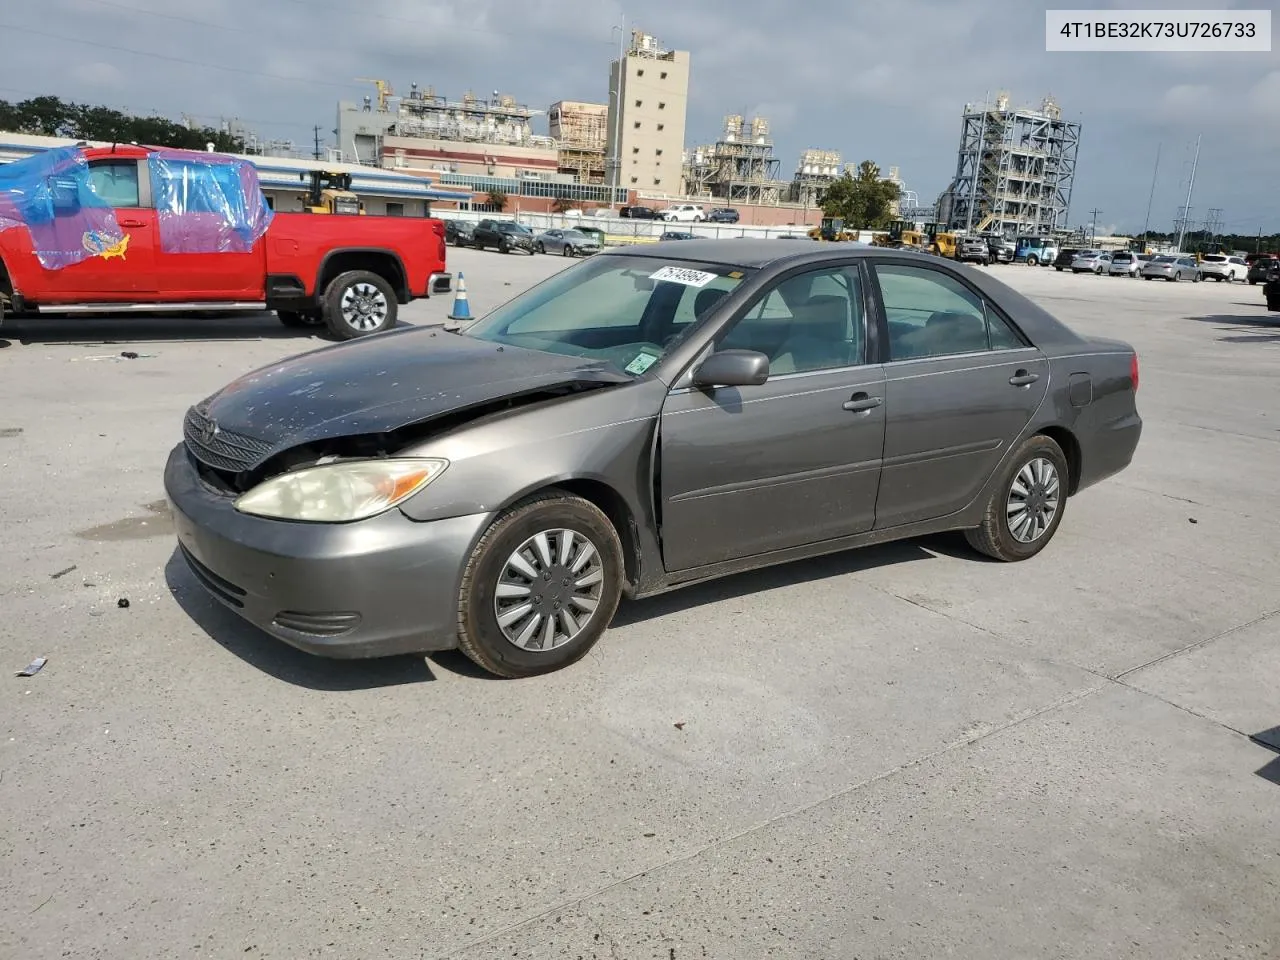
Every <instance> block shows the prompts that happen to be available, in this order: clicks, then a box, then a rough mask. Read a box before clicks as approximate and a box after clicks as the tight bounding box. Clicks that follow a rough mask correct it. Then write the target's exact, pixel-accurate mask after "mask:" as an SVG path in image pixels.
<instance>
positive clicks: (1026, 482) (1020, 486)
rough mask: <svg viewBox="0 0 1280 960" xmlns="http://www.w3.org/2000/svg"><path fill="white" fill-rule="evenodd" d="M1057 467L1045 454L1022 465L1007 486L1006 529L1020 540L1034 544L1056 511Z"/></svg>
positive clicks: (1058, 490) (1051, 520) (1058, 489)
mask: <svg viewBox="0 0 1280 960" xmlns="http://www.w3.org/2000/svg"><path fill="white" fill-rule="evenodd" d="M1060 493H1061V491H1060V484H1059V480H1058V468H1057V467H1055V466H1054V465H1053V462H1052V461H1051V460H1046V459H1045V458H1044V457H1037V458H1036V459H1034V460H1032V461H1030V462H1029V463H1027V464H1024V465H1023V467H1022V469H1021V470H1019V471H1018V475H1017V476H1016V477H1014V478H1013V484H1012V485H1011V486H1010V487H1009V500H1008V502H1007V503H1006V504H1005V516H1006V522H1007V523H1008V524H1009V532H1010V533H1011V534H1013V537H1014V539H1015V540H1017V541H1019V542H1020V543H1035V542H1036V541H1037V540H1039V539H1040V538H1041V537H1043V536H1044V535H1045V531H1047V530H1048V529H1049V526H1050V525H1051V524H1052V523H1053V518H1054V517H1055V516H1057V513H1058V497H1059V495H1060Z"/></svg>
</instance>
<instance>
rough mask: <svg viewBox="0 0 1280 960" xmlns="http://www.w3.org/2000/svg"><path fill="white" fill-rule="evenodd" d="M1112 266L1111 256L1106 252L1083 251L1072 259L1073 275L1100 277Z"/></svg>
mask: <svg viewBox="0 0 1280 960" xmlns="http://www.w3.org/2000/svg"><path fill="white" fill-rule="evenodd" d="M1110 266H1111V254H1110V253H1108V252H1107V251H1105V250H1081V251H1080V252H1079V253H1077V254H1076V255H1075V256H1074V257H1072V258H1071V272H1072V273H1096V274H1098V275H1099V276H1101V275H1102V274H1104V273H1106V272H1107V269H1108V268H1109V267H1110Z"/></svg>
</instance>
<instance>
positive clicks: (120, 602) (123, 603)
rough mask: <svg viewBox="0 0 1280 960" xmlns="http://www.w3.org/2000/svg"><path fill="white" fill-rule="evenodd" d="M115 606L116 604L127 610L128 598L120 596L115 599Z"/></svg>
mask: <svg viewBox="0 0 1280 960" xmlns="http://www.w3.org/2000/svg"><path fill="white" fill-rule="evenodd" d="M116 606H117V607H119V608H120V609H121V610H128V609H129V598H128V597H121V598H120V599H119V600H117V601H116Z"/></svg>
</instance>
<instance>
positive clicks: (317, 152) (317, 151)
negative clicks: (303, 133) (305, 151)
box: [312, 123, 320, 160]
mask: <svg viewBox="0 0 1280 960" xmlns="http://www.w3.org/2000/svg"><path fill="white" fill-rule="evenodd" d="M312 132H313V133H314V135H315V138H316V149H315V153H314V154H313V156H314V157H315V158H316V159H317V160H319V159H320V124H318V123H317V124H316V125H315V127H313V128H312Z"/></svg>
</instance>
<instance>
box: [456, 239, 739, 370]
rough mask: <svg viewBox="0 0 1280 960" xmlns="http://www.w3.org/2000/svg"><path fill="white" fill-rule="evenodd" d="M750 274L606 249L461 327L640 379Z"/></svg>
mask: <svg viewBox="0 0 1280 960" xmlns="http://www.w3.org/2000/svg"><path fill="white" fill-rule="evenodd" d="M750 273H751V271H749V270H747V269H745V268H743V267H736V266H730V265H725V264H708V263H690V262H683V261H676V262H673V261H671V260H669V259H666V258H662V257H632V256H616V255H608V254H606V255H602V256H597V257H593V258H591V259H590V260H584V261H583V262H581V263H579V264H577V265H576V266H573V267H570V268H569V269H567V270H563V271H561V272H560V273H557V274H555V275H554V276H552V277H551V278H550V279H547V280H544V281H543V282H542V283H540V284H538V285H537V286H536V287H534V288H532V289H531V290H528V291H526V292H525V293H522V294H521V295H520V296H518V297H516V298H515V299H514V300H512V301H510V302H509V303H507V304H504V305H503V306H501V307H499V308H498V309H497V310H495V311H494V312H493V313H491V314H489V315H488V316H486V317H484V318H482V319H481V320H478V321H477V322H476V323H473V324H472V325H471V326H470V327H468V328H467V329H466V330H465V331H464V332H465V334H466V335H467V336H469V337H476V338H478V339H480V340H488V341H490V342H492V343H503V344H509V345H511V346H515V347H525V348H526V349H529V350H543V351H546V352H548V353H562V354H568V355H570V356H576V357H590V358H592V359H596V360H603V361H605V362H607V363H611V364H613V365H614V366H616V367H617V368H618V369H620V370H624V371H626V372H627V373H629V374H631V375H632V376H636V377H638V376H640V375H641V374H643V373H644V372H645V371H646V370H648V369H649V368H650V367H651V366H653V365H654V364H655V363H657V362H658V361H659V360H660V359H662V357H663V355H664V354H665V353H666V352H667V351H668V350H669V349H671V347H672V346H674V345H675V344H676V343H677V342H678V341H679V340H680V339H682V338H683V337H684V336H686V335H687V334H688V333H689V331H690V330H692V329H693V327H694V321H695V320H699V319H701V318H702V317H703V316H705V315H706V312H707V310H708V309H709V308H710V307H711V306H712V305H713V304H715V303H716V302H717V301H718V300H720V299H721V298H723V297H724V296H726V295H728V294H729V293H730V292H732V291H733V290H734V289H735V288H736V287H737V286H738V285H739V284H740V283H742V281H743V280H744V279H745V278H746V277H747V276H748V275H749V274H750Z"/></svg>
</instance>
